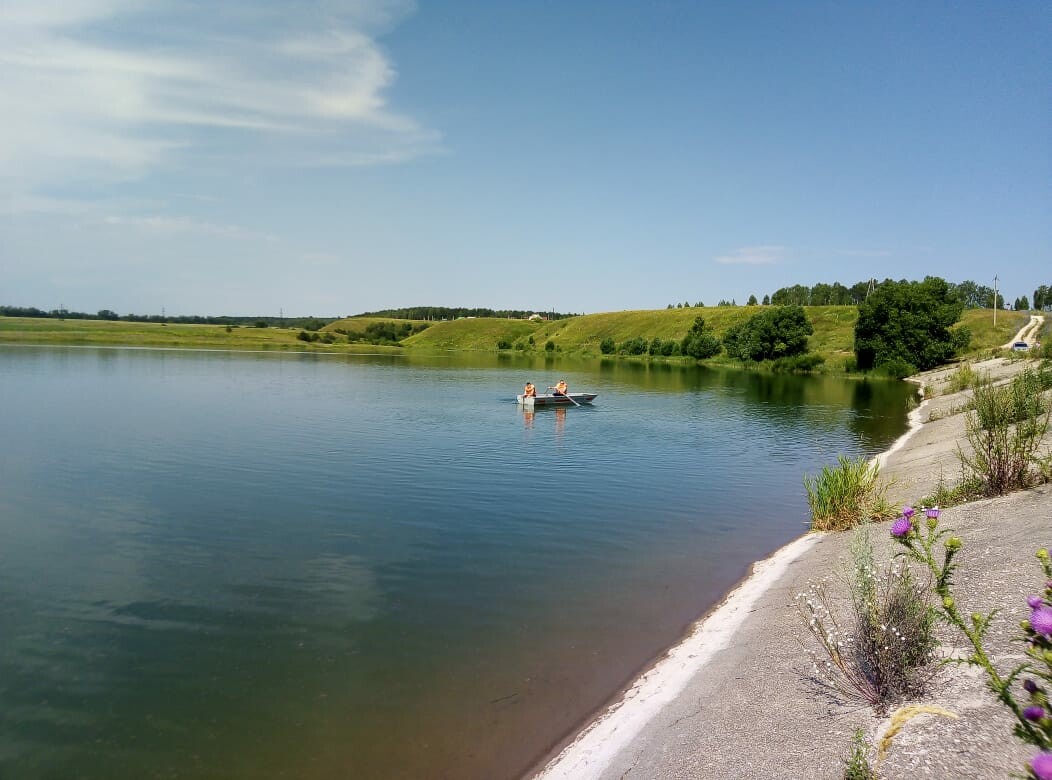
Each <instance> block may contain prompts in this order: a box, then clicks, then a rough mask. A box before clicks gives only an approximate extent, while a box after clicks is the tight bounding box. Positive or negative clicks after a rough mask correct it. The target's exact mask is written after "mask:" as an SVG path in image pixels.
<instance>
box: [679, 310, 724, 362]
mask: <svg viewBox="0 0 1052 780" xmlns="http://www.w3.org/2000/svg"><path fill="white" fill-rule="evenodd" d="M679 347H680V351H681V352H682V353H683V354H684V355H687V356H688V357H692V358H694V359H695V360H705V359H706V358H710V357H715V356H716V355H718V354H720V350H722V349H723V345H722V344H721V343H720V340H719V339H718V338H716V336H714V335H713V334H712V332H711V331H710V330H708V329H707V328H706V327H705V319H704V318H703V317H695V318H694V324H693V325H691V326H690V330H689V331H687V335H686V336H684V337H683V341H681V342H680V345H679Z"/></svg>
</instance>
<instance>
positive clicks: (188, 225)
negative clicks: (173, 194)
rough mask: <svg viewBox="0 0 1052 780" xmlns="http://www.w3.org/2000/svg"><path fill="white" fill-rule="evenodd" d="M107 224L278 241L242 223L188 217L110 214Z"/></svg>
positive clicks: (159, 231) (166, 232)
mask: <svg viewBox="0 0 1052 780" xmlns="http://www.w3.org/2000/svg"><path fill="white" fill-rule="evenodd" d="M102 221H103V222H104V223H105V224H107V225H117V226H121V227H131V228H137V229H139V230H143V231H149V232H151V233H154V234H157V235H168V236H173V235H199V236H210V237H213V238H231V239H238V240H250V241H276V240H277V239H276V238H275V237H274V236H272V235H269V234H267V233H259V232H256V231H254V230H248V229H246V228H243V227H241V226H240V225H224V224H217V223H214V222H202V221H200V220H194V219H188V218H186V217H167V216H149V217H124V216H108V217H106V218H105V219H103V220H102Z"/></svg>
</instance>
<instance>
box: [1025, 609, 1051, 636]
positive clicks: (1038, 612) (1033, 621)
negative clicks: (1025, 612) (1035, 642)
mask: <svg viewBox="0 0 1052 780" xmlns="http://www.w3.org/2000/svg"><path fill="white" fill-rule="evenodd" d="M1030 627H1031V628H1032V629H1034V633H1035V634H1043V635H1044V636H1052V607H1045V606H1041V607H1038V608H1037V609H1035V610H1034V611H1033V612H1032V613H1030Z"/></svg>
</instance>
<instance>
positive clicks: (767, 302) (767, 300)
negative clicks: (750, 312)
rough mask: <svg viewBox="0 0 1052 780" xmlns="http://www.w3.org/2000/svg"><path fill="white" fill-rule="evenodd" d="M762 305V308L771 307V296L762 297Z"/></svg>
mask: <svg viewBox="0 0 1052 780" xmlns="http://www.w3.org/2000/svg"><path fill="white" fill-rule="evenodd" d="M763 305H764V306H770V305H771V296H770V295H765V296H763Z"/></svg>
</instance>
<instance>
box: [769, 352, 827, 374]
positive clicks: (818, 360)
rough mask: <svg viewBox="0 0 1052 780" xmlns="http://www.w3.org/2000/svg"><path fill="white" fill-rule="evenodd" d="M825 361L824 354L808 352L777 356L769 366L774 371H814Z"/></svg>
mask: <svg viewBox="0 0 1052 780" xmlns="http://www.w3.org/2000/svg"><path fill="white" fill-rule="evenodd" d="M825 362H826V359H825V356H824V355H818V354H815V353H814V352H809V353H806V354H803V355H793V356H792V357H783V358H778V359H777V360H775V361H773V362H772V363H771V368H772V369H773V370H774V371H784V372H786V373H808V372H810V371H814V370H815V369H816V368H818V367H819V366H820V365H822V364H823V363H825Z"/></svg>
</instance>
